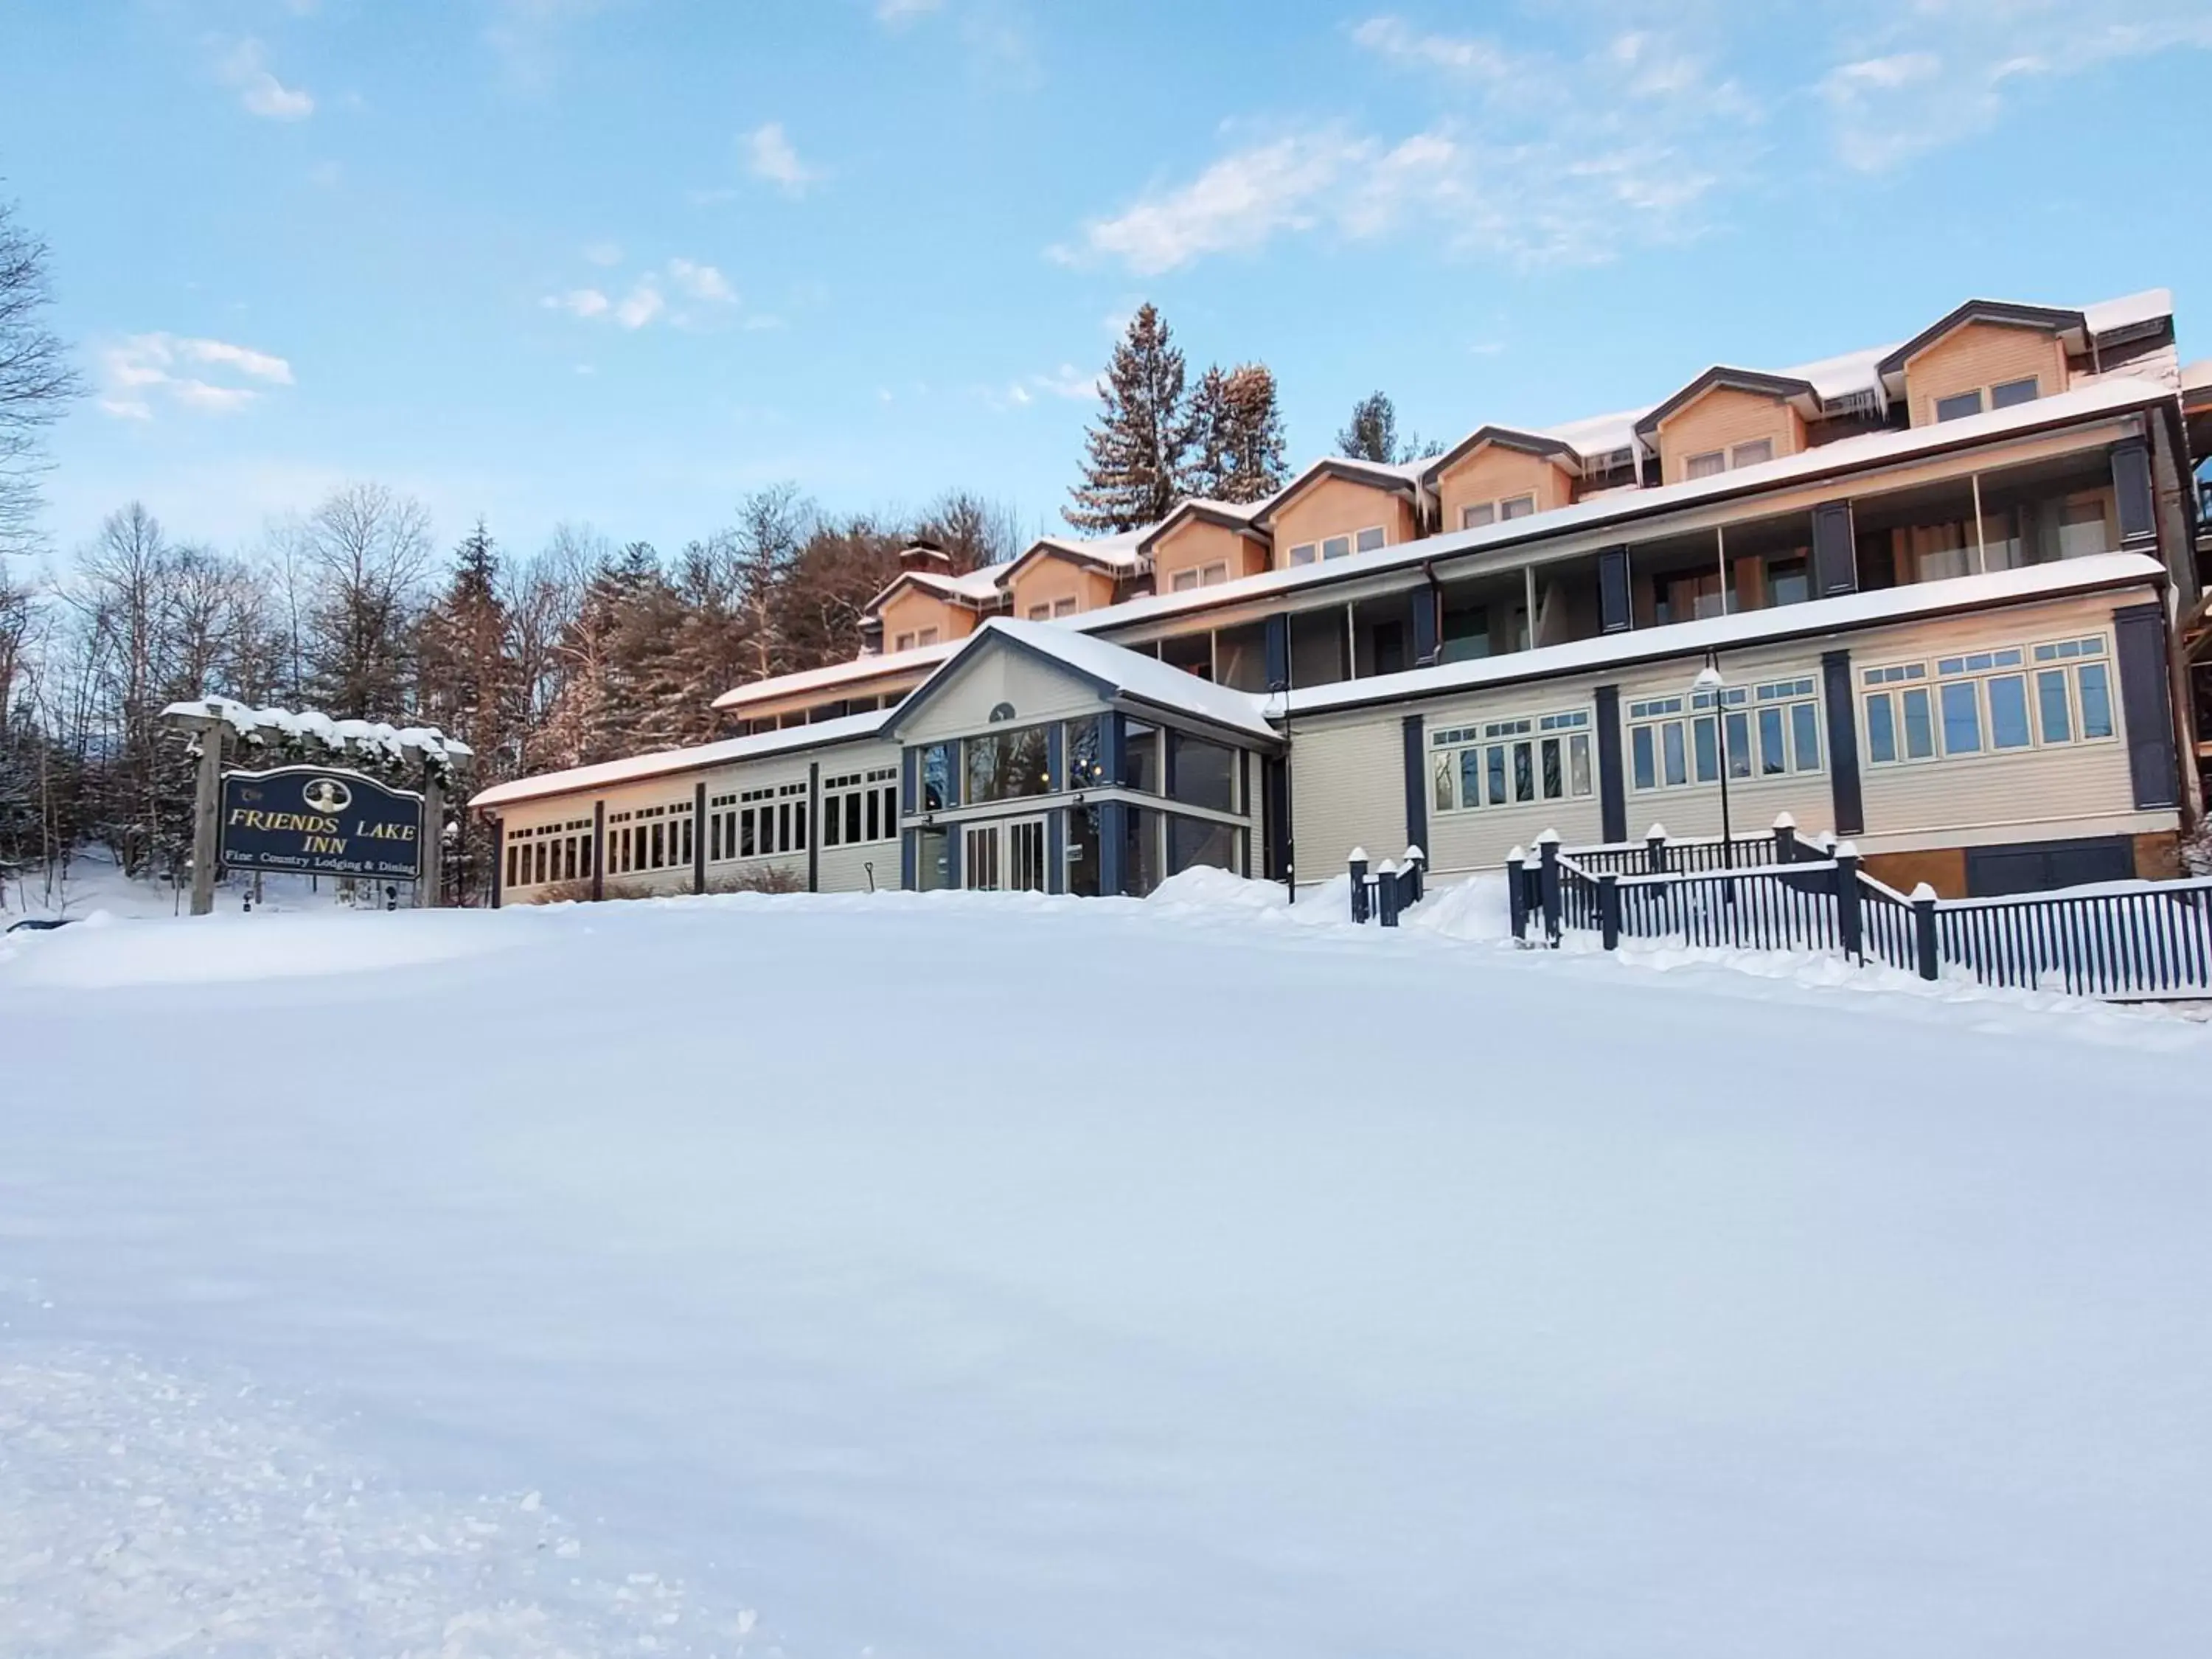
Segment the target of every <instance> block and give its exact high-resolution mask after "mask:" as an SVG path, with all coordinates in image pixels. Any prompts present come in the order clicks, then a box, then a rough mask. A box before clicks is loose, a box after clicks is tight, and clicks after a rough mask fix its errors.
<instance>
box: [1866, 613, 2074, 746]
mask: <svg viewBox="0 0 2212 1659" xmlns="http://www.w3.org/2000/svg"><path fill="white" fill-rule="evenodd" d="M1930 667H1931V665H1929V664H1927V663H1917V662H1916V663H1900V664H1893V665H1887V666H1885V667H1881V668H1869V669H1866V670H1863V671H1862V672H1861V674H1860V677H1859V680H1860V685H1861V688H1862V690H1863V694H1864V701H1865V707H1866V727H1867V759H1868V761H1869V763H1870V764H1873V765H1876V766H1891V765H1896V764H1899V763H1903V762H1909V761H1933V760H1939V759H1946V760H1948V759H1961V758H1966V757H1973V756H1978V755H2002V754H2007V753H2017V752H2020V751H2021V750H2029V749H2033V748H2036V747H2038V746H2041V747H2045V748H2050V747H2055V746H2057V745H2059V744H2075V743H2088V742H2096V741H2100V740H2103V739H2106V738H2111V737H2112V734H2113V728H2112V678H2111V673H2112V670H2111V667H2110V664H2109V661H2108V660H2107V658H2106V641H2105V640H2104V639H2103V637H2102V636H2099V637H2096V638H2093V639H2079V640H2056V641H2050V642H2048V643H2045V644H2042V645H2038V646H2034V647H2031V648H2029V649H2027V650H2025V651H2023V650H2022V649H2021V647H2018V646H2008V647H2002V648H1998V649H1992V650H1988V651H1970V652H1962V653H1960V654H1959V655H1957V656H1955V657H1942V658H1939V659H1937V660H1936V662H1935V663H1934V664H1933V665H1932V667H1933V670H1934V671H1933V672H1932V673H1931V672H1930V671H1929V670H1930ZM1930 682H1932V684H1930Z"/></svg>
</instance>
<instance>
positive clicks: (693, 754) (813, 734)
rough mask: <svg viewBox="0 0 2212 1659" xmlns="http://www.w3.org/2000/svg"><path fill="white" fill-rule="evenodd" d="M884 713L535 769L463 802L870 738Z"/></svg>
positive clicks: (480, 803) (559, 791) (596, 784)
mask: <svg viewBox="0 0 2212 1659" xmlns="http://www.w3.org/2000/svg"><path fill="white" fill-rule="evenodd" d="M889 719H890V710H889V709H885V708H878V709H873V710H871V711H870V712H869V713H867V714H847V715H845V716H843V717H842V718H841V719H838V720H816V721H814V722H812V723H811V725H807V726H786V727H785V728H784V729H783V730H781V731H780V732H756V733H754V734H753V735H752V736H751V737H750V738H725V739H723V740H722V741H721V742H720V743H702V744H693V745H692V746H691V747H690V748H688V749H659V750H654V751H653V753H651V754H649V755H632V756H630V757H629V758H628V759H627V760H616V761H601V762H600V763H599V764H598V765H596V766H574V767H571V768H569V769H568V770H567V771H565V772H541V773H539V774H538V775H537V776H535V777H530V778H517V779H515V780H514V781H513V782H512V783H501V784H495V785H493V786H492V787H490V788H489V789H486V790H483V791H482V792H481V793H478V794H477V796H476V798H475V799H472V800H471V801H470V802H469V805H471V806H472V807H485V806H507V805H513V803H514V802H516V801H523V800H536V799H539V798H540V797H542V796H545V795H568V794H574V793H577V792H578V791H580V790H585V789H605V788H611V787H613V786H614V785H616V784H618V783H639V782H642V781H645V780H646V779H647V778H658V777H665V776H667V775H670V774H671V773H678V772H697V771H701V770H703V769H706V768H708V767H714V766H726V765H729V764H731V763H732V762H736V761H747V760H761V759H763V758H765V757H769V756H770V755H784V754H789V753H790V752H791V751H792V750H798V749H819V748H822V747H824V746H825V745H827V744H833V743H850V742H852V741H854V739H855V738H869V737H873V736H874V735H875V734H876V732H878V730H879V729H881V727H882V726H883V723H884V721H885V720H889Z"/></svg>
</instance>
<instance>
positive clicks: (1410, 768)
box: [1404, 714, 1436, 867]
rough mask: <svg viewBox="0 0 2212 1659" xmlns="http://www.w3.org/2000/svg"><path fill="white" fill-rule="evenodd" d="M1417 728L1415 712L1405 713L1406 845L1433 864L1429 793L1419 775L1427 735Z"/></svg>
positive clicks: (1418, 724)
mask: <svg viewBox="0 0 2212 1659" xmlns="http://www.w3.org/2000/svg"><path fill="white" fill-rule="evenodd" d="M1421 727H1422V720H1421V717H1420V716H1419V714H1408V715H1407V716H1406V718H1405V721H1404V731H1405V738H1406V845H1407V846H1408V847H1418V848H1420V849H1421V851H1423V852H1424V853H1426V854H1429V855H1430V858H1429V862H1430V864H1431V866H1432V867H1433V866H1434V865H1435V863H1436V857H1435V854H1436V849H1435V848H1432V847H1431V846H1430V845H1429V793H1428V790H1427V788H1426V787H1425V785H1424V780H1423V777H1422V770H1423V764H1424V762H1425V759H1426V756H1425V753H1424V752H1423V751H1424V750H1425V747H1426V744H1427V738H1426V736H1425V733H1424V732H1423V731H1422V729H1421Z"/></svg>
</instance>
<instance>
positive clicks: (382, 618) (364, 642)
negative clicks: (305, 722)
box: [305, 483, 432, 720]
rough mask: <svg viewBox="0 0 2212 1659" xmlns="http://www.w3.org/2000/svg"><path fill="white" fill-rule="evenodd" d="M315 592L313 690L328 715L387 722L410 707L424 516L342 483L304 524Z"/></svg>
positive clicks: (378, 487)
mask: <svg viewBox="0 0 2212 1659" xmlns="http://www.w3.org/2000/svg"><path fill="white" fill-rule="evenodd" d="M305 548H306V552H307V559H308V561H309V562H310V566H311V568H312V569H313V575H314V584H315V594H314V600H313V607H312V609H311V610H310V611H309V614H308V619H307V620H308V626H307V635H308V639H309V641H310V648H309V655H310V658H311V659H312V670H311V690H312V691H313V695H314V697H315V700H316V701H317V702H319V703H320V704H321V705H322V707H323V708H325V709H327V710H328V711H329V712H330V713H331V714H343V715H351V716H355V717H357V718H361V719H375V720H390V719H392V717H393V716H395V715H397V714H401V713H403V712H404V710H405V709H406V708H407V706H408V704H409V702H410V697H409V691H410V684H409V682H410V673H409V670H410V659H411V657H412V642H413V635H414V617H415V610H416V605H418V604H419V603H420V601H421V599H422V586H423V580H424V578H425V577H426V576H427V575H428V572H429V569H430V562H431V557H432V552H431V546H430V515H429V513H428V512H427V511H425V510H424V508H423V506H422V503H421V502H420V501H416V500H415V499H414V498H413V497H412V496H408V495H397V494H395V493H394V492H393V491H392V490H391V489H387V488H386V486H384V485H383V484H380V483H356V484H349V485H347V486H346V488H344V489H341V490H339V491H337V493H336V494H335V495H331V497H330V498H329V499H328V500H326V501H324V502H323V504H322V505H321V506H320V507H317V508H316V509H315V512H314V515H313V517H312V518H310V519H309V520H307V526H306V530H305Z"/></svg>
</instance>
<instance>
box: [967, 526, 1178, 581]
mask: <svg viewBox="0 0 2212 1659" xmlns="http://www.w3.org/2000/svg"><path fill="white" fill-rule="evenodd" d="M1154 528H1155V526H1152V525H1148V524H1147V525H1139V526H1137V528H1136V529H1134V530H1123V531H1119V532H1115V534H1113V535H1111V536H1040V537H1038V538H1036V540H1035V541H1034V542H1031V543H1030V545H1029V547H1028V549H1027V550H1025V551H1024V553H1023V554H1022V556H1020V557H1019V558H1018V559H1016V560H1015V561H1014V562H1013V563H1012V564H1010V565H1006V566H1004V567H1002V574H1006V575H1009V576H1011V575H1012V574H1013V573H1014V571H1015V569H1016V568H1018V567H1020V566H1022V565H1024V564H1027V563H1028V562H1030V560H1031V559H1033V558H1035V557H1036V556H1038V555H1039V554H1040V553H1062V554H1066V555H1067V556H1070V557H1072V558H1076V559H1084V560H1088V561H1089V562H1091V563H1093V564H1103V565H1108V566H1110V567H1111V568H1114V569H1116V570H1133V569H1135V568H1136V567H1137V565H1138V563H1139V559H1140V557H1141V549H1142V544H1143V543H1144V540H1145V538H1146V536H1148V535H1150V534H1151V533H1152V530H1153V529H1154Z"/></svg>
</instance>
